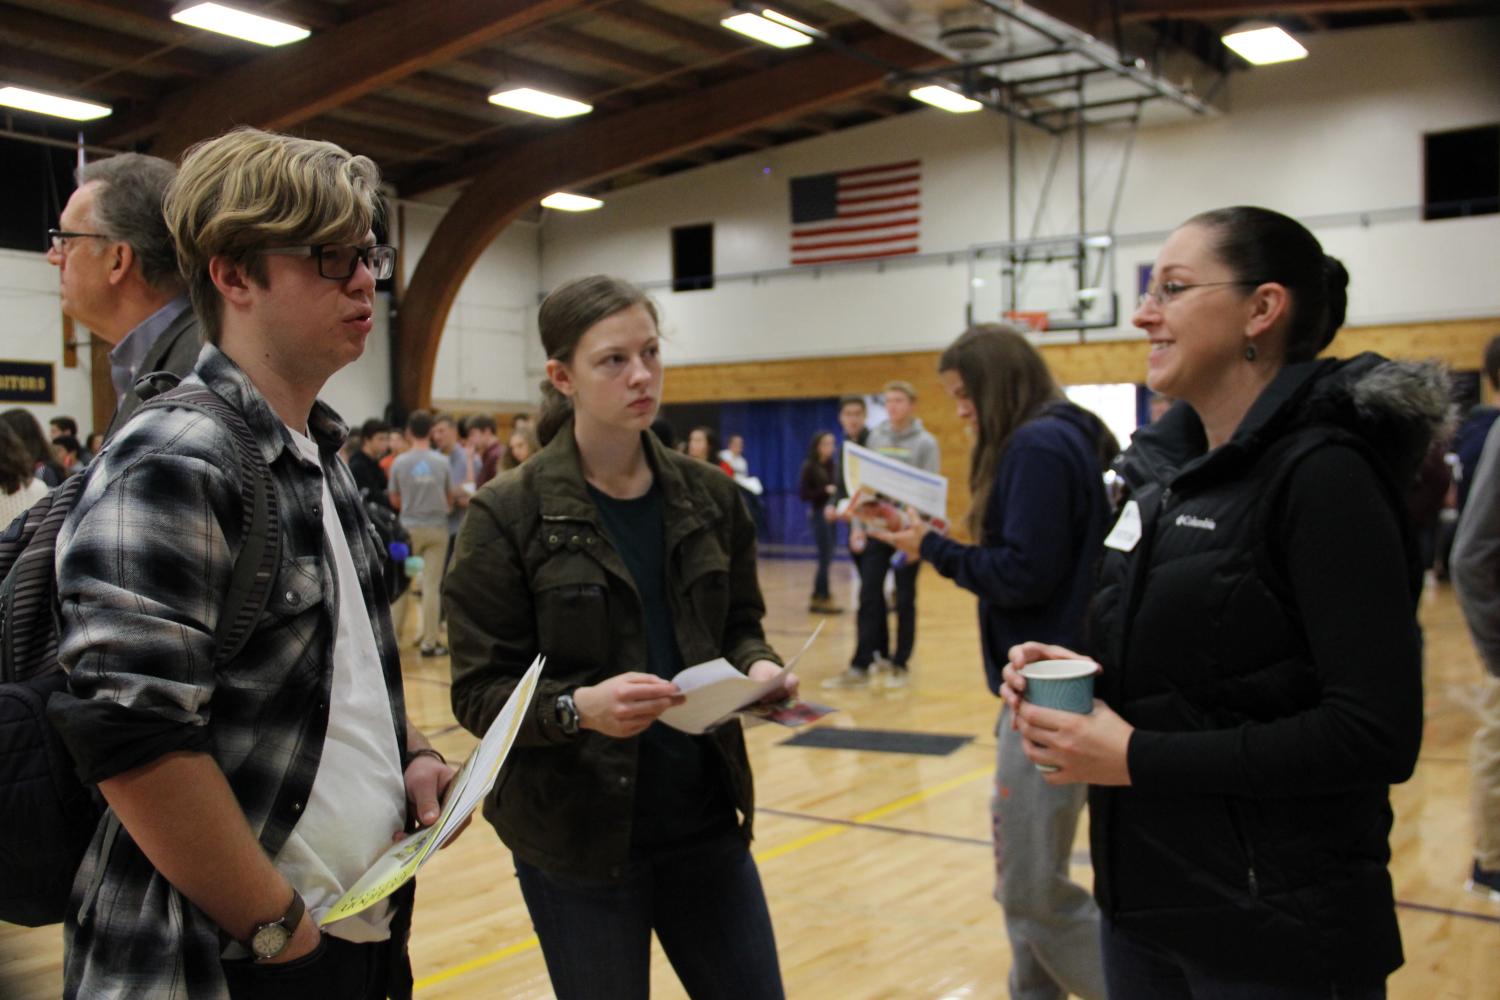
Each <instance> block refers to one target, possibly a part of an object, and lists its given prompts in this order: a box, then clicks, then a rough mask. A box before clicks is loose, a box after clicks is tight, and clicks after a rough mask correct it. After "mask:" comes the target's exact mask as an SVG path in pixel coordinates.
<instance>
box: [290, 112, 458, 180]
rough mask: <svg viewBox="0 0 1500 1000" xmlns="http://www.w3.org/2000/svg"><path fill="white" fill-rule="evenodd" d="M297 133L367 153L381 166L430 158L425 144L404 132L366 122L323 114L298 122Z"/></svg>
mask: <svg viewBox="0 0 1500 1000" xmlns="http://www.w3.org/2000/svg"><path fill="white" fill-rule="evenodd" d="M292 131H293V132H294V133H296V134H297V135H304V136H307V137H309V138H312V139H326V140H327V141H329V142H336V143H338V144H339V145H340V146H343V147H344V148H345V149H347V150H349V151H350V152H351V153H359V154H362V155H364V156H368V157H369V158H370V159H372V160H374V161H375V162H376V163H377V164H379V165H380V167H381V169H382V170H384V168H385V165H386V164H387V163H410V162H412V161H414V160H427V161H429V162H430V161H431V160H432V157H431V156H430V155H429V154H428V153H427V152H426V149H427V144H426V143H423V142H420V141H414V140H413V139H412V137H411V136H410V135H409V134H408V133H405V132H392V131H390V130H389V129H381V128H372V127H370V126H369V125H364V124H356V123H353V122H346V121H338V120H336V119H333V118H329V117H326V116H323V117H318V118H314V119H312V120H311V121H306V122H302V123H301V124H299V125H297V126H296V127H295V128H294V129H292Z"/></svg>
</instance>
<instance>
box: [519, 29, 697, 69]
mask: <svg viewBox="0 0 1500 1000" xmlns="http://www.w3.org/2000/svg"><path fill="white" fill-rule="evenodd" d="M596 13H597V12H596ZM526 41H527V42H528V43H533V42H534V43H536V44H538V45H546V46H548V47H549V48H554V49H557V50H559V51H561V52H565V53H567V54H569V55H573V56H577V57H578V58H580V59H587V60H589V61H590V62H593V63H596V64H598V65H600V66H607V67H609V68H610V69H616V70H623V71H624V72H626V73H633V74H637V75H640V76H647V77H672V78H674V79H680V78H676V77H675V74H676V73H678V72H679V71H680V70H681V69H682V68H683V67H682V65H681V64H680V63H676V62H673V61H672V60H670V59H663V58H661V57H660V56H653V55H650V54H648V53H645V52H641V51H639V50H637V49H632V48H629V47H627V46H624V45H620V44H617V43H615V42H609V41H605V40H604V39H602V38H595V37H594V36H593V35H586V34H584V33H583V32H581V31H572V30H570V29H567V28H558V27H549V28H546V29H544V30H540V31H533V32H530V33H528V34H527V36H526ZM680 85H681V86H690V85H691V81H687V80H682V81H681V82H680Z"/></svg>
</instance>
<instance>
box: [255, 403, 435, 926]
mask: <svg viewBox="0 0 1500 1000" xmlns="http://www.w3.org/2000/svg"><path fill="white" fill-rule="evenodd" d="M292 440H294V441H295V442H296V443H297V450H298V451H300V452H301V453H302V455H303V456H304V457H305V458H307V459H308V460H309V461H311V462H314V463H317V464H321V463H320V462H319V457H318V446H317V445H316V444H315V443H314V442H313V441H312V439H311V438H308V437H306V436H305V435H302V434H299V433H297V432H296V431H292ZM323 533H324V535H325V536H326V537H327V539H328V550H329V554H330V555H331V556H332V557H333V566H334V569H335V571H336V572H337V575H338V602H339V603H338V633H337V636H336V638H335V640H334V644H333V690H332V696H331V697H330V699H329V709H328V735H327V737H326V738H325V739H324V742H323V756H322V760H321V761H320V762H319V764H318V774H317V777H315V778H314V779H313V786H312V792H311V793H310V794H309V795H308V797H307V806H306V807H305V808H304V809H303V810H302V817H301V819H299V820H298V821H297V825H296V826H295V827H293V829H292V832H291V835H290V836H289V837H287V841H286V844H285V845H284V846H283V847H282V848H281V852H280V853H279V854H277V855H276V867H277V868H278V869H280V871H281V872H282V874H284V875H285V876H286V877H287V878H288V879H289V880H290V881H291V883H292V884H293V885H294V886H296V887H297V891H298V892H300V893H301V894H302V898H303V899H304V900H306V902H307V909H308V912H309V913H311V914H312V916H313V919H314V920H317V919H321V918H322V916H323V914H325V913H327V912H328V910H329V909H330V908H331V907H332V906H333V904H334V903H336V902H337V901H338V899H339V897H340V896H342V895H343V894H344V893H345V892H347V891H348V889H349V887H350V886H352V885H353V884H354V883H355V882H356V881H357V880H358V879H359V877H360V876H361V875H363V874H364V873H365V870H366V869H367V868H369V867H370V865H371V864H372V863H373V862H374V861H375V859H376V858H378V857H380V855H381V854H383V853H384V852H385V851H386V849H387V848H389V847H390V845H391V837H392V835H393V834H395V833H397V832H398V831H400V830H401V829H402V828H403V826H404V825H405V821H406V784H405V781H404V779H403V777H402V772H401V759H400V750H399V748H398V747H397V745H396V729H395V724H394V722H393V720H392V717H391V701H390V697H389V696H388V695H387V694H386V690H385V674H384V671H383V670H382V668H381V663H380V648H379V646H378V645H377V644H376V642H375V630H374V628H373V626H371V624H370V616H369V613H368V612H367V611H366V610H365V603H364V599H363V598H362V597H361V595H360V590H359V577H358V575H357V574H356V573H355V569H354V558H353V556H351V555H350V552H349V540H348V538H347V537H346V536H345V535H344V529H343V526H342V525H341V524H340V523H339V515H338V511H337V510H336V509H335V508H334V505H333V494H332V492H331V491H330V490H329V488H328V479H327V477H326V476H325V477H324V479H323ZM390 925H391V912H390V905H389V903H388V902H381V903H378V904H376V905H375V906H372V907H370V908H369V909H368V910H365V911H363V912H361V913H357V914H355V915H354V916H352V917H349V918H348V919H346V920H340V921H339V922H338V923H335V924H330V925H329V926H328V927H327V928H325V933H328V934H332V935H333V936H334V937H337V938H342V939H343V940H345V941H353V942H356V943H361V942H367V941H384V940H385V939H387V938H388V937H390Z"/></svg>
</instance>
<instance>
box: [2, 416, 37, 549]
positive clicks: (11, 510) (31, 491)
mask: <svg viewBox="0 0 1500 1000" xmlns="http://www.w3.org/2000/svg"><path fill="white" fill-rule="evenodd" d="M0 491H3V495H0V531H3V530H4V529H5V527H6V526H7V525H9V524H10V522H12V521H14V520H15V519H16V518H18V517H20V516H21V515H22V514H24V513H26V511H27V510H29V509H30V508H31V505H32V504H34V503H36V502H37V501H38V500H40V499H41V498H42V497H44V496H46V495H47V484H46V483H44V482H42V481H41V480H40V479H39V478H37V476H36V471H35V469H34V468H33V466H32V461H31V456H30V455H29V454H27V452H26V448H25V447H24V446H23V445H22V444H21V439H20V438H18V437H16V435H15V432H14V431H12V430H11V429H10V427H9V426H7V425H6V424H5V423H4V422H0Z"/></svg>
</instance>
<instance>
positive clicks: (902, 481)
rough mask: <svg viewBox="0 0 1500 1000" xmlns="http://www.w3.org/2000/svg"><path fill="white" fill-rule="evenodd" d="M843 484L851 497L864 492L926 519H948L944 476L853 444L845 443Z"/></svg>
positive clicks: (850, 442)
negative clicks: (925, 516) (875, 495)
mask: <svg viewBox="0 0 1500 1000" xmlns="http://www.w3.org/2000/svg"><path fill="white" fill-rule="evenodd" d="M844 483H845V485H847V486H848V488H849V493H850V494H851V495H852V494H854V493H857V492H858V491H859V490H861V489H864V490H865V491H866V492H873V493H879V494H880V495H881V496H884V497H886V498H888V499H891V500H894V501H896V502H897V503H903V504H906V505H907V506H908V507H913V508H915V509H917V510H919V511H921V512H922V513H923V514H926V515H927V516H928V517H934V518H940V519H941V518H946V517H947V516H948V478H947V477H946V476H940V475H938V474H937V473H935V472H926V471H924V470H922V469H919V468H917V467H916V466H914V465H907V464H906V463H905V462H903V461H901V460H900V459H895V458H891V457H889V456H887V455H882V454H881V453H880V452H878V451H871V450H870V449H869V448H862V447H860V446H859V445H857V444H855V443H854V442H853V441H845V442H844Z"/></svg>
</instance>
